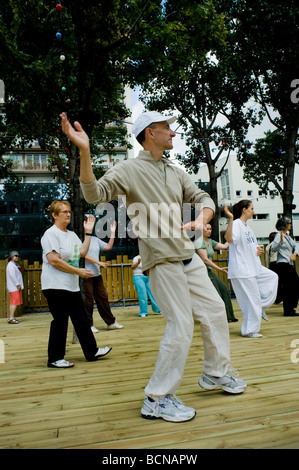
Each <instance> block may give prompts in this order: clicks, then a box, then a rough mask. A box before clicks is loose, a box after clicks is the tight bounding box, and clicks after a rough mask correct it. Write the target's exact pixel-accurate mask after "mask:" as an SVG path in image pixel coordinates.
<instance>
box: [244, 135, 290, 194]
mask: <svg viewBox="0 0 299 470" xmlns="http://www.w3.org/2000/svg"><path fill="white" fill-rule="evenodd" d="M286 149H287V141H286V137H285V135H284V134H283V133H282V132H281V131H277V130H276V131H273V132H271V131H268V132H266V133H265V137H264V138H262V139H257V141H256V144H255V146H254V152H253V153H251V152H248V151H246V150H244V152H243V153H242V154H240V157H239V158H240V163H241V166H243V167H244V177H245V179H246V180H247V181H249V182H252V181H254V182H255V183H257V184H258V185H259V187H260V189H261V191H262V192H263V193H264V194H267V192H268V190H269V183H273V184H274V185H275V186H276V188H277V190H278V191H279V193H281V192H282V190H283V186H282V184H281V182H282V181H283V177H284V175H285V169H286V166H287V161H288V158H287V151H286ZM297 162H298V161H297Z"/></svg>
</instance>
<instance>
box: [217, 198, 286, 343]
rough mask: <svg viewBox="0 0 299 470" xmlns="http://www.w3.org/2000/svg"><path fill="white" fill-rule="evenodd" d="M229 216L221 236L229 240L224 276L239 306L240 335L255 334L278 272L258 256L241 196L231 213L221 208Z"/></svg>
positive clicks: (246, 203)
mask: <svg viewBox="0 0 299 470" xmlns="http://www.w3.org/2000/svg"><path fill="white" fill-rule="evenodd" d="M224 210H225V213H226V215H227V216H228V217H229V223H228V226H227V230H226V233H225V239H226V241H228V243H229V263H228V278H229V279H230V280H231V283H232V287H233V289H234V292H235V294H236V299H237V301H238V304H239V306H240V308H241V312H242V316H243V322H242V325H241V335H242V336H247V337H249V338H259V337H261V336H262V335H261V334H260V333H259V330H260V326H261V320H262V315H263V316H264V317H265V319H267V317H266V314H265V308H267V307H270V306H271V305H272V304H273V302H274V301H275V298H276V293H277V284H278V276H277V274H276V273H274V272H273V271H271V270H270V269H267V268H265V267H264V266H263V265H262V263H261V260H260V256H261V254H262V253H263V247H261V246H258V244H257V240H256V238H255V235H254V232H253V231H252V229H251V228H250V227H249V225H248V224H247V222H248V220H249V219H252V217H253V214H254V208H253V204H252V202H251V201H249V200H247V199H244V200H241V201H239V202H238V203H237V204H235V205H234V206H233V214H232V213H231V212H230V211H229V209H228V207H227V206H225V208H224Z"/></svg>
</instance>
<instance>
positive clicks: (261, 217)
mask: <svg viewBox="0 0 299 470" xmlns="http://www.w3.org/2000/svg"><path fill="white" fill-rule="evenodd" d="M269 219H270V216H269V214H254V215H253V220H269Z"/></svg>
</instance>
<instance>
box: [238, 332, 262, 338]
mask: <svg viewBox="0 0 299 470" xmlns="http://www.w3.org/2000/svg"><path fill="white" fill-rule="evenodd" d="M242 336H245V337H247V338H262V337H263V335H261V334H260V333H248V335H242Z"/></svg>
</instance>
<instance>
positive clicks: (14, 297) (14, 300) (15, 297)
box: [9, 290, 23, 305]
mask: <svg viewBox="0 0 299 470" xmlns="http://www.w3.org/2000/svg"><path fill="white" fill-rule="evenodd" d="M9 300H10V304H11V305H22V303H23V297H22V291H21V290H17V291H15V292H10V293H9Z"/></svg>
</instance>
